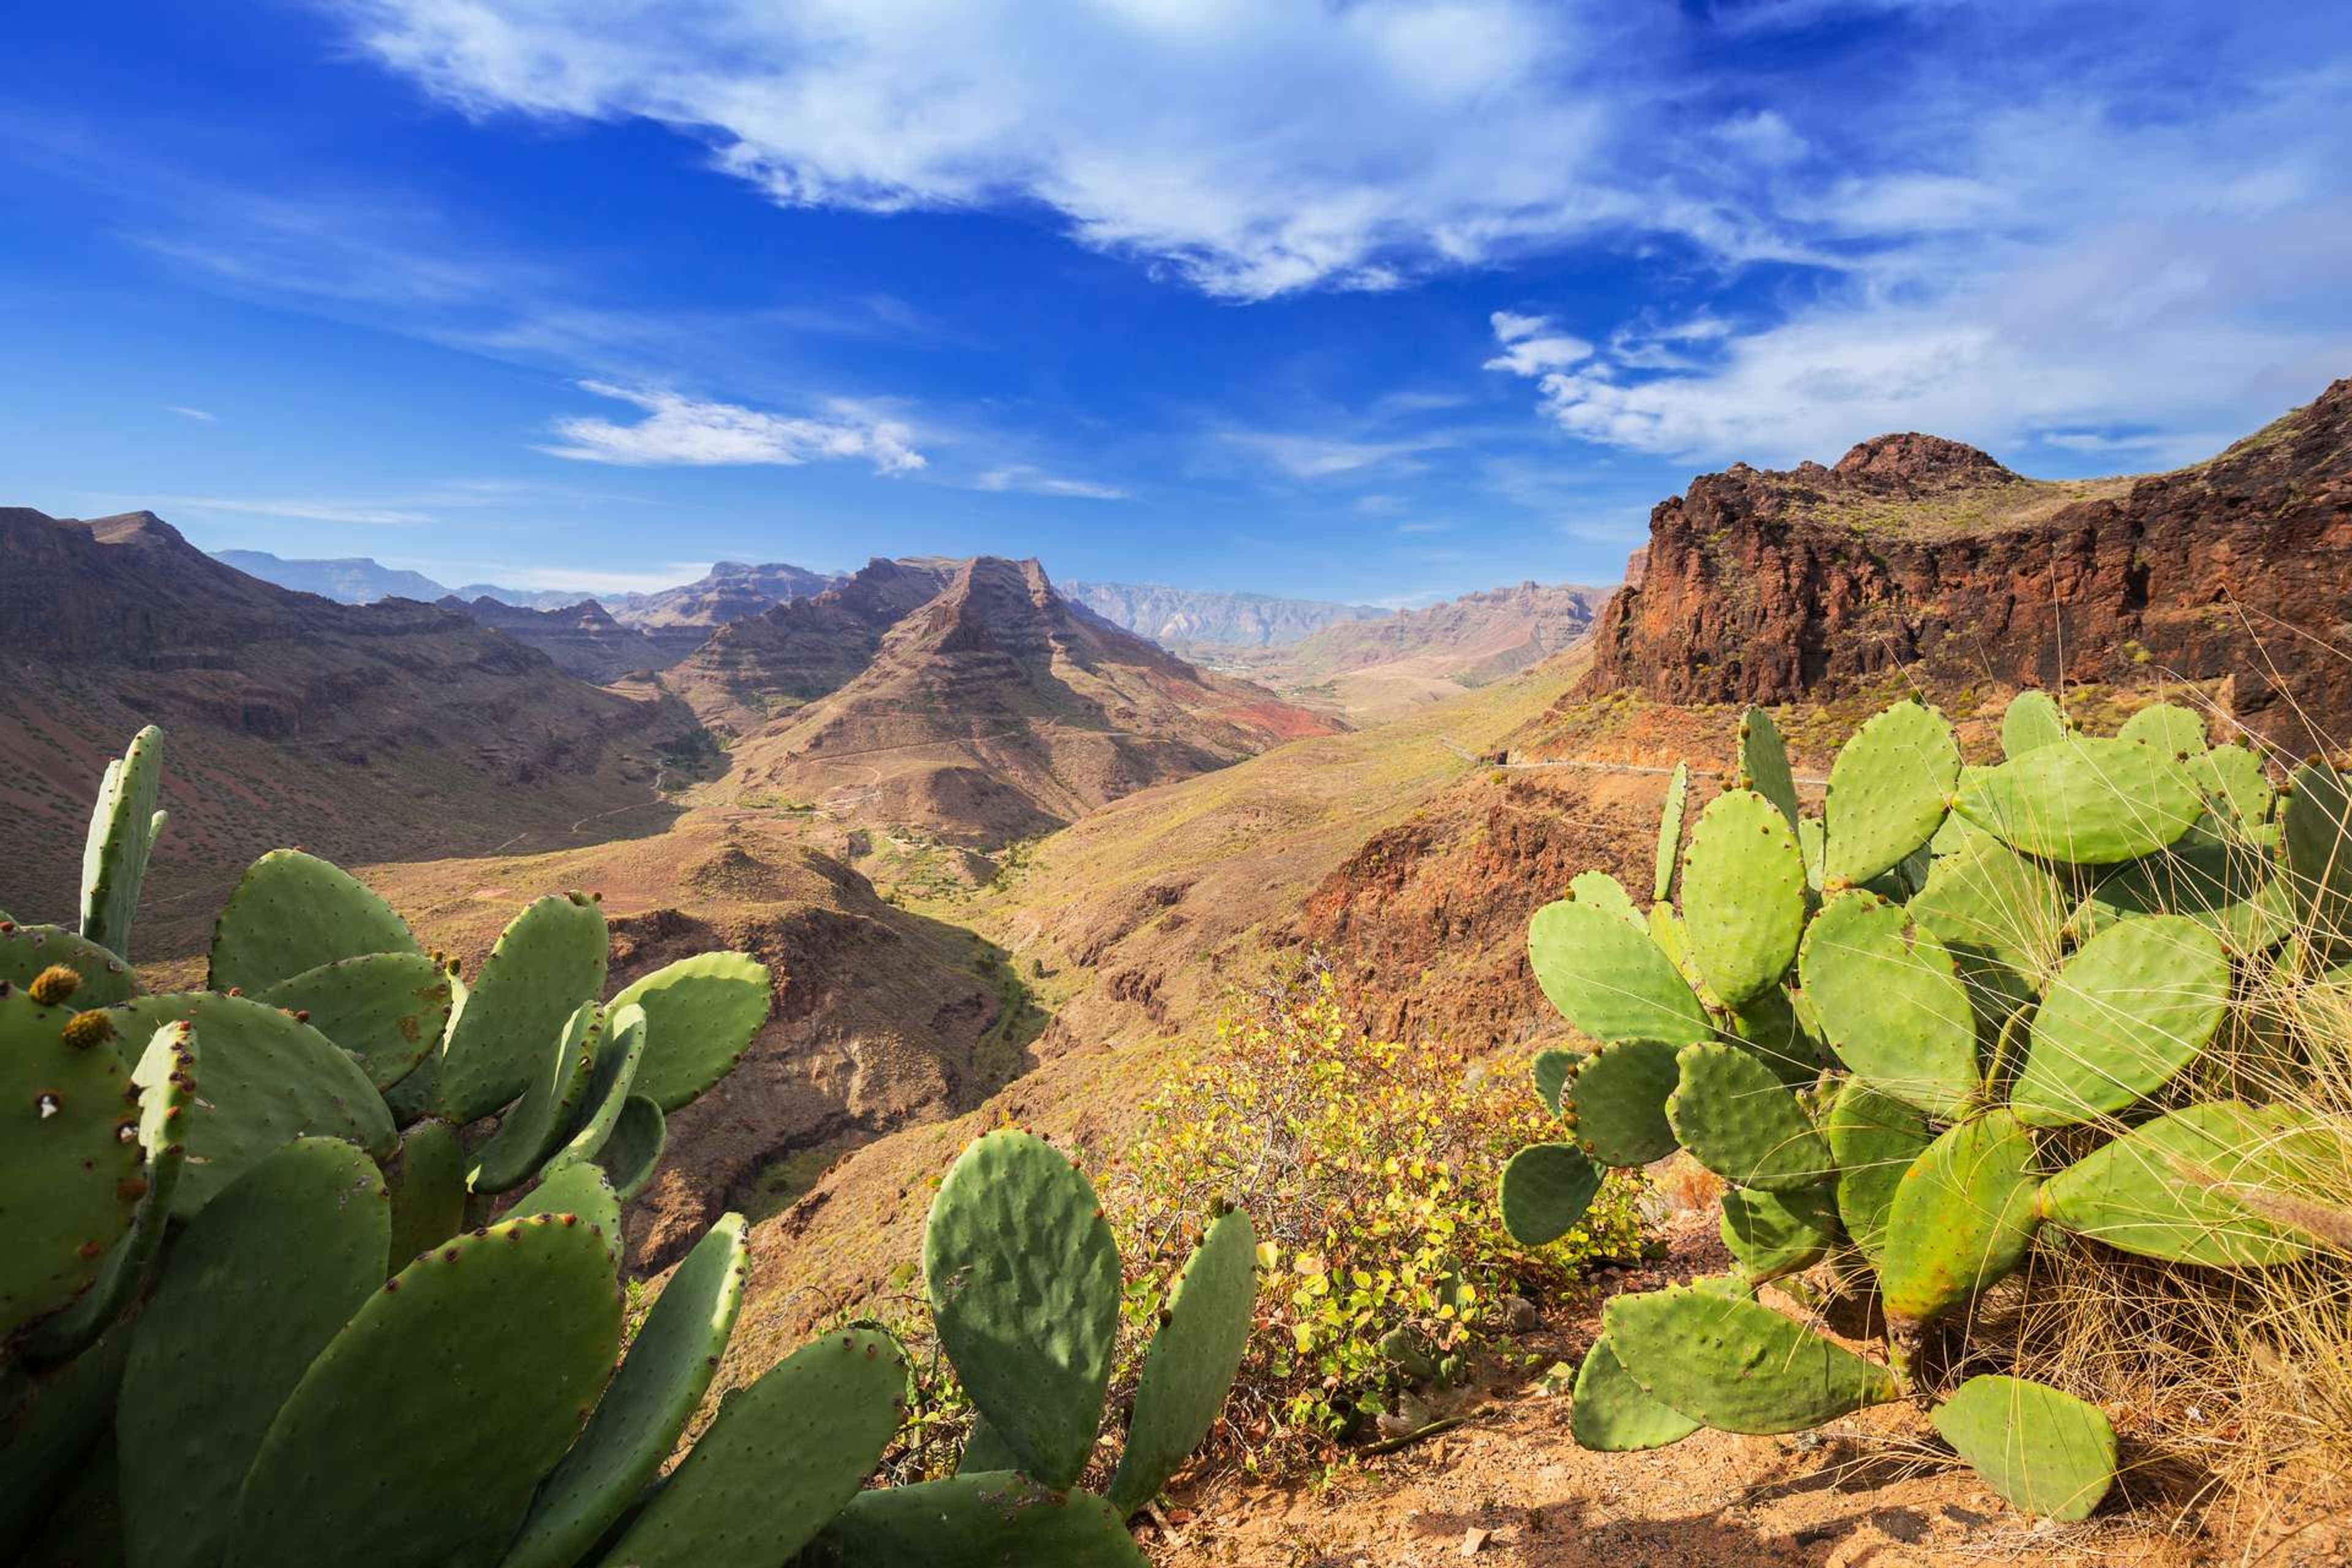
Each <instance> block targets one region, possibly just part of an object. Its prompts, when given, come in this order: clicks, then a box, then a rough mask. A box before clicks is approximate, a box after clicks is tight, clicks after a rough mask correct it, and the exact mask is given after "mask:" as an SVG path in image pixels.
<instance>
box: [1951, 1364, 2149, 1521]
mask: <svg viewBox="0 0 2352 1568" xmlns="http://www.w3.org/2000/svg"><path fill="white" fill-rule="evenodd" d="M1933 1419H1934V1421H1935V1423H1936V1430H1937V1433H1939V1434H1940V1435H1941V1436H1942V1437H1943V1439H1944V1441H1945V1442H1947V1443H1949V1444H1950V1445H1951V1446H1952V1447H1953V1448H1954V1449H1956V1450H1957V1451H1958V1454H1959V1456H1960V1458H1963V1459H1966V1460H1967V1461H1968V1462H1969V1465H1970V1467H1971V1468H1974V1469H1975V1470H1976V1472H1977V1474H1979V1475H1980V1476H1982V1477H1983V1478H1984V1479H1985V1483H1986V1484H1987V1485H1988V1486H1990V1487H1991V1488H1992V1489H1993V1490H1995V1491H1997V1492H1999V1493H2000V1495H2001V1496H2002V1497H2004V1498H2006V1499H2008V1500H2009V1501H2010V1502H2011V1503H2013V1504H2015V1505H2016V1506H2017V1507H2019V1508H2021V1509H2023V1510H2025V1511H2026V1512H2028V1513H2034V1514H2040V1515H2042V1517H2044V1518H2046V1519H2055V1520H2061V1521H2070V1522H2071V1521H2075V1520H2081V1519H2088V1518H2089V1517H2090V1515H2091V1510H2094V1509H2095V1508H2097V1507H2098V1506H2099V1500H2100V1499H2102V1498H2104V1497H2105V1496H2106V1495H2107V1489H2108V1488H2109V1487H2110V1486H2112V1485H2114V1484H2115V1479H2116V1429H2115V1428H2114V1427H2113V1426H2110V1425H2108V1422H2107V1418H2106V1417H2105V1415H2102V1414H2100V1412H2099V1409H2098V1407H2097V1406H2096V1405H2086V1404H2084V1402H2083V1401H2082V1400H2079V1399H2077V1398H2075V1397H2074V1395H2073V1394H2064V1393H2062V1392H2060V1391H2059V1390H2057V1389H2054V1388H2050V1387H2046V1386H2044V1385H2042V1384H2038V1383H2028V1382H2026V1381H2025V1380H2024V1379H2022V1378H2016V1377H2003V1376H2000V1374H1998V1373H1986V1374H1984V1375H1982V1376H1979V1377H1972V1378H1970V1379H1969V1380H1968V1381H1967V1382H1966V1383H1964V1384H1960V1386H1959V1389H1958V1392H1956V1393H1955V1394H1953V1395H1952V1397H1951V1398H1949V1399H1948V1400H1946V1401H1945V1402H1944V1403H1943V1404H1942V1405H1938V1406H1937V1408H1936V1412H1935V1415H1934V1416H1933Z"/></svg>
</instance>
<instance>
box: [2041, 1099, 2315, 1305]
mask: <svg viewBox="0 0 2352 1568" xmlns="http://www.w3.org/2000/svg"><path fill="white" fill-rule="evenodd" d="M2330 1140H2331V1134H2330V1131H2329V1130H2328V1128H2327V1126H2326V1123H2325V1122H2323V1121H2319V1120H2317V1119H2315V1118H2314V1117H2312V1116H2310V1115H2309V1114H2308V1113H2307V1112H2300V1111H2296V1110H2292V1109H2291V1108H2288V1107H2285V1106H2267V1107H2263V1108H2262V1109H2260V1110H2257V1109H2256V1108H2254V1107H2252V1106H2250V1105H2244V1104H2241V1103H2239V1102H2238V1101H2236V1100H2221V1101H2218V1102H2214V1103H2210V1104H2206V1105H2193V1106H2190V1107H2189V1109H2187V1110H2176V1111H2174V1112H2172V1113H2171V1114H2170V1115H2168V1116H2160V1117H2158V1118H2157V1119H2156V1120H2155V1121H2150V1122H2148V1123H2147V1124H2146V1125H2145V1126H2141V1127H2137V1128H2134V1129H2133V1130H2132V1131H2130V1132H2129V1133H2128V1134H2126V1136H2124V1137H2122V1138H2118V1139H2116V1141H2115V1142H2112V1143H2109V1144H2107V1145H2106V1146H2105V1148H2102V1149H2100V1150H2098V1151H2097V1152H2095V1153H2093V1154H2091V1155H2089V1156H2088V1157H2087V1158H2085V1159H2084V1160H2082V1161H2080V1162H2079V1163H2075V1164H2074V1165H2071V1166H2069V1167H2068V1168H2067V1169H2065V1170H2063V1171H2061V1172H2060V1173H2058V1174H2056V1175H2054V1176H2053V1177H2051V1178H2050V1181H2049V1184H2047V1185H2046V1186H2044V1187H2043V1189H2042V1215H2043V1217H2044V1218H2046V1219H2047V1220H2048V1221H2049V1222H2050V1223H2051V1224H2053V1225H2055V1226H2061V1227H2062V1228H2063V1229H2066V1230H2070V1231H2073V1232H2074V1234H2076V1235H2077V1236H2085V1237H2091V1238H2092V1239H2093V1240H2095V1241H2103V1242H2105V1243H2106V1244H2107V1245H2108V1246H2109V1247H2119V1248H2121V1249H2122V1250H2124V1251H2126V1252H2136V1253H2138V1254H2139V1255H2140V1256H2142V1257H2144V1258H2164V1259H2168V1260H2169V1261H2172V1262H2177V1263H2201V1264H2205V1265H2208V1266H2210V1267H2212V1268H2261V1267H2263V1266H2266V1265H2270V1264H2275V1263H2284V1262H2286V1261H2288V1260H2290V1259H2292V1258H2301V1257H2304V1256H2305V1255H2306V1254H2307V1253H2309V1252H2310V1251H2311V1242H2310V1239H2309V1238H2308V1237H2305V1235H2304V1234H2302V1233H2301V1232H2299V1231H2297V1230H2295V1229H2294V1228H2292V1227H2291V1226H2285V1225H2283V1224H2280V1223H2276V1222H2275V1221H2274V1220H2273V1219H2272V1218H2270V1217H2268V1216H2266V1215H2265V1214H2264V1213H2263V1210H2262V1205H2263V1204H2264V1201H2265V1199H2266V1198H2267V1199H2269V1200H2271V1207H2272V1212H2273V1213H2274V1214H2275V1213H2280V1212H2282V1207H2281V1205H2279V1204H2278V1202H2277V1200H2280V1199H2284V1200H2287V1203H2288V1205H2292V1204H2293V1202H2294V1200H2295V1199H2297V1198H2302V1199H2304V1200H2305V1201H2306V1202H2307V1201H2309V1199H2310V1198H2311V1197H2312V1196H2314V1195H2315V1194H2322V1193H2328V1192H2330V1190H2331V1187H2332V1185H2333V1184H2332V1183H2331V1181H2330V1178H2329V1177H2328V1175H2327V1172H2328V1171H2329V1169H2330V1166H2331V1164H2332V1163H2338V1162H2332V1161H2331V1160H2330V1157H2329V1155H2330V1149H2331V1142H2330ZM2339 1164H2340V1163H2339ZM2336 1181H2340V1177H2338V1178H2336ZM2335 1195H2338V1196H2340V1195H2341V1194H2340V1193H2338V1194H2335ZM2243 1200H2250V1201H2243ZM2284 1212H2285V1213H2292V1212H2294V1211H2293V1209H2292V1207H2291V1206H2289V1207H2286V1208H2284Z"/></svg>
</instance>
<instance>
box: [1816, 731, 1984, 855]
mask: <svg viewBox="0 0 2352 1568" xmlns="http://www.w3.org/2000/svg"><path fill="white" fill-rule="evenodd" d="M1959 777H1960V748H1959V746H1958V743H1957V742H1954V741H1953V739H1952V731H1951V730H1950V729H1949V728H1948V726H1947V725H1946V724H1945V723H1944V721H1943V720H1942V719H1941V718H1939V717H1938V716H1937V714H1936V712H1935V710H1933V709H1930V708H1927V707H1925V706H1923V705H1922V704H1920V703H1917V702H1898V703H1896V704H1895V706H1893V707H1892V708H1889V709H1887V710H1885V712H1883V713H1880V714H1878V715H1877V716H1876V717H1874V718H1873V719H1872V720H1871V721H1869V722H1868V723H1865V724H1864V725H1863V727H1862V728H1861V729H1859V730H1857V731H1854V734H1853V739H1852V740H1850V741H1848V742H1846V743H1845V745H1844V746H1843V748H1841V749H1840V750H1839V752H1838V754H1837V761H1836V762H1834V763H1832V764H1831V765H1830V788H1829V795H1828V796H1827V798H1826V799H1825V800H1824V801H1823V802H1822V825H1823V826H1824V828H1825V829H1826V830H1827V833H1828V841H1827V843H1826V844H1825V846H1824V847H1823V851H1822V883H1823V885H1824V886H1827V885H1829V884H1830V883H1832V882H1841V883H1853V882H1864V881H1867V880H1869V879H1871V878H1873V877H1875V876H1877V875H1878V874H1879V873H1880V872H1881V871H1884V870H1886V869H1887V868H1890V867H1892V866H1894V865H1895V862H1896V861H1898V860H1901V859H1902V858H1904V857H1905V856H1906V855H1908V854H1910V853H1911V852H1912V851H1913V850H1915V849H1916V848H1918V847H1920V846H1921V845H1923V844H1925V843H1927V840H1928V839H1929V838H1930V837H1933V836H1934V834H1935V831H1936V828H1937V826H1938V825H1940V824H1941V823H1942V822H1943V820H1944V813H1945V811H1946V810H1947V809H1948V807H1949V805H1950V804H1951V799H1952V791H1953V789H1954V787H1955V786H1956V785H1958V783H1959Z"/></svg>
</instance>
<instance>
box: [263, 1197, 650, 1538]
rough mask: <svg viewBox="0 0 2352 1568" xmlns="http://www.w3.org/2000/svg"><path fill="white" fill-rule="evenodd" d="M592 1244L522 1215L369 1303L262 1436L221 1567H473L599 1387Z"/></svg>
mask: <svg viewBox="0 0 2352 1568" xmlns="http://www.w3.org/2000/svg"><path fill="white" fill-rule="evenodd" d="M620 1342H621V1292H620V1289H619V1285H618V1282H617V1280H616V1279H615V1277H614V1268H613V1260H612V1258H611V1256H610V1255H609V1254H608V1253H606V1251H605V1250H604V1244H603V1242H602V1241H601V1240H599V1239H598V1238H597V1237H593V1236H592V1235H590V1234H589V1233H588V1227H587V1226H584V1225H580V1224H566V1223H565V1222H564V1221H563V1220H562V1219H559V1218H556V1217H554V1216H552V1215H533V1216H531V1217H530V1218H529V1219H523V1220H513V1221H509V1222H508V1223H506V1224H503V1225H498V1226H491V1227H490V1228H489V1229H488V1230H487V1231H483V1232H480V1233H478V1234H474V1235H469V1236H461V1237H457V1238H456V1239H454V1240H452V1241H450V1242H448V1243H446V1244H445V1245H444V1246H442V1247H439V1248H436V1250H434V1251H432V1252H429V1253H427V1254H425V1256H424V1257H422V1258H418V1259H417V1260H416V1261H415V1262H414V1263H411V1264H410V1265H409V1266H408V1267H407V1268H404V1269H402V1270H401V1271H400V1272H399V1273H398V1274H396V1275H394V1277H393V1278H392V1279H390V1280H389V1281H388V1282H386V1283H385V1284H384V1285H383V1288H382V1289H379V1290H377V1291H376V1292H375V1293H374V1294H373V1295H372V1296H371V1297H369V1299H368V1300H367V1302H366V1304H365V1305H363V1306H362V1307H361V1308H360V1310H359V1312H358V1315H357V1316H355V1317H353V1318H352V1321H350V1322H349V1323H347V1324H345V1325H344V1327H343V1329H342V1331H341V1332H340V1333H338V1334H337V1335H336V1336H335V1338H334V1340H333V1341H332V1342H331V1343H329V1345H328V1346H327V1348H326V1349H325V1350H324V1351H322V1352H320V1354H319V1357H318V1359H317V1360H315V1361H313V1362H312V1363H310V1369H309V1370H308V1371H307V1372H305V1373H303V1374H302V1380H301V1382H300V1383H299V1384H297V1385H296V1386H295V1389H294V1392H293V1394H291V1395H290V1396H289V1398H288V1399H287V1401H286V1403H285V1405H284V1406H283V1407H282V1408H281V1409H280V1410H279V1411H278V1416H277V1419H276V1420H275V1421H273V1422H272V1423H271V1425H270V1427H269V1431H268V1436H265V1437H264V1438H263V1439H262V1443H261V1448H260V1451H259V1452H258V1454H257V1456H256V1457H255V1458H254V1461H253V1468H252V1469H251V1471H250V1472H249V1473H248V1474H247V1477H246V1480H245V1486H244V1489H243V1491H242V1492H241V1493H240V1495H239V1500H238V1505H237V1514H236V1523H235V1524H234V1526H233V1527H232V1528H231V1531H230V1537H229V1542H230V1544H229V1551H228V1554H227V1557H226V1568H265V1565H268V1568H276V1565H278V1564H281V1563H336V1564H338V1565H339V1568H379V1565H381V1568H392V1565H394V1564H397V1565H401V1568H407V1565H409V1564H425V1563H485V1562H489V1561H492V1560H494V1559H495V1558H496V1556H497V1554H498V1552H499V1551H500V1550H501V1549H502V1548H503V1547H504V1546H505V1545H506V1543H507V1542H508V1541H509V1540H510V1539H511V1538H512V1536H513V1534H514V1531H515V1528H516V1526H517V1525H518V1524H520V1522H521V1521H522V1517H523V1514H524V1511H525V1510H526V1509H528V1508H529V1507H530V1500H531V1492H532V1489H534V1488H535V1487H536V1486H537V1485H538V1484H539V1480H540V1478H541V1476H544V1475H545V1474H547V1472H548V1471H549V1470H551V1469H552V1468H554V1467H555V1463H556V1461H557V1460H558V1459H560V1458H562V1457H563V1452H564V1450H565V1449H566V1448H568V1447H571V1445H572V1438H573V1437H575V1436H577V1435H578V1434H579V1431H580V1423H581V1420H582V1415H583V1412H584V1411H586V1410H588V1409H590V1408H592V1407H593V1405H595V1403H596V1398H597V1395H598V1394H599V1393H601V1392H602V1390H603V1388H604V1383H605V1380H606V1379H607V1378H608V1377H609V1376H610V1375H611V1373H612V1370H613V1363H614V1356H615V1355H616V1353H617V1352H618V1351H619V1348H620Z"/></svg>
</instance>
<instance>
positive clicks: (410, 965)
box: [257, 952, 451, 1091]
mask: <svg viewBox="0 0 2352 1568" xmlns="http://www.w3.org/2000/svg"><path fill="white" fill-rule="evenodd" d="M449 984H450V982H449V976H448V975H447V974H446V973H444V972H443V970H442V968H441V966H440V965H439V964H436V963H434V962H433V961H432V960H431V959H429V958H427V957H425V955H424V954H423V953H421V952H370V953H363V954H362V955H361V956H360V957H357V958H339V959H337V960H335V961H334V962H333V963H322V964H320V966H319V967H318V968H316V969H306V970H304V971H303V972H302V973H299V974H296V975H292V976H289V978H287V979H284V980H281V981H279V982H278V984H275V985H273V986H271V987H270V988H269V989H268V990H267V991H264V992H263V993H261V994H260V995H259V997H257V1000H258V1001H260V1002H262V1003H265V1004H266V1005H269V1006H272V1007H283V1008H285V1009H286V1010H287V1011H289V1012H292V1013H302V1014H307V1015H308V1018H307V1022H308V1023H309V1024H310V1027H312V1028H314V1029H316V1030H318V1031H319V1033H320V1034H322V1035H324V1036H326V1037H327V1038H329V1039H331V1040H332V1041H334V1042H335V1044H337V1045H339V1046H341V1047H343V1049H345V1050H347V1051H349V1052H351V1053H352V1055H353V1056H355V1057H357V1058H359V1059H360V1066H361V1067H362V1068H364V1069H365V1070H366V1072H367V1076H368V1081H369V1082H370V1083H372V1084H373V1085H375V1087H376V1089H378V1090H379V1091H381V1090H383V1089H390V1088H391V1087H392V1086H393V1085H394V1084H396V1083H398V1082H399V1081H400V1080H401V1079H404V1078H406V1077H407V1076H408V1075H409V1074H410V1073H412V1072H415V1070H416V1065H417V1064H418V1063H419V1062H421V1061H423V1060H424V1059H425V1057H426V1056H428V1055H429V1054H431V1053H432V1052H433V1051H434V1050H436V1049H437V1048H438V1047H439V1046H440V1044H441V1035H442V1032H443V1031H444V1030H445V1029H446V1028H447V1027H448V1024H449V1004H450V1001H451V992H450V989H449Z"/></svg>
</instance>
